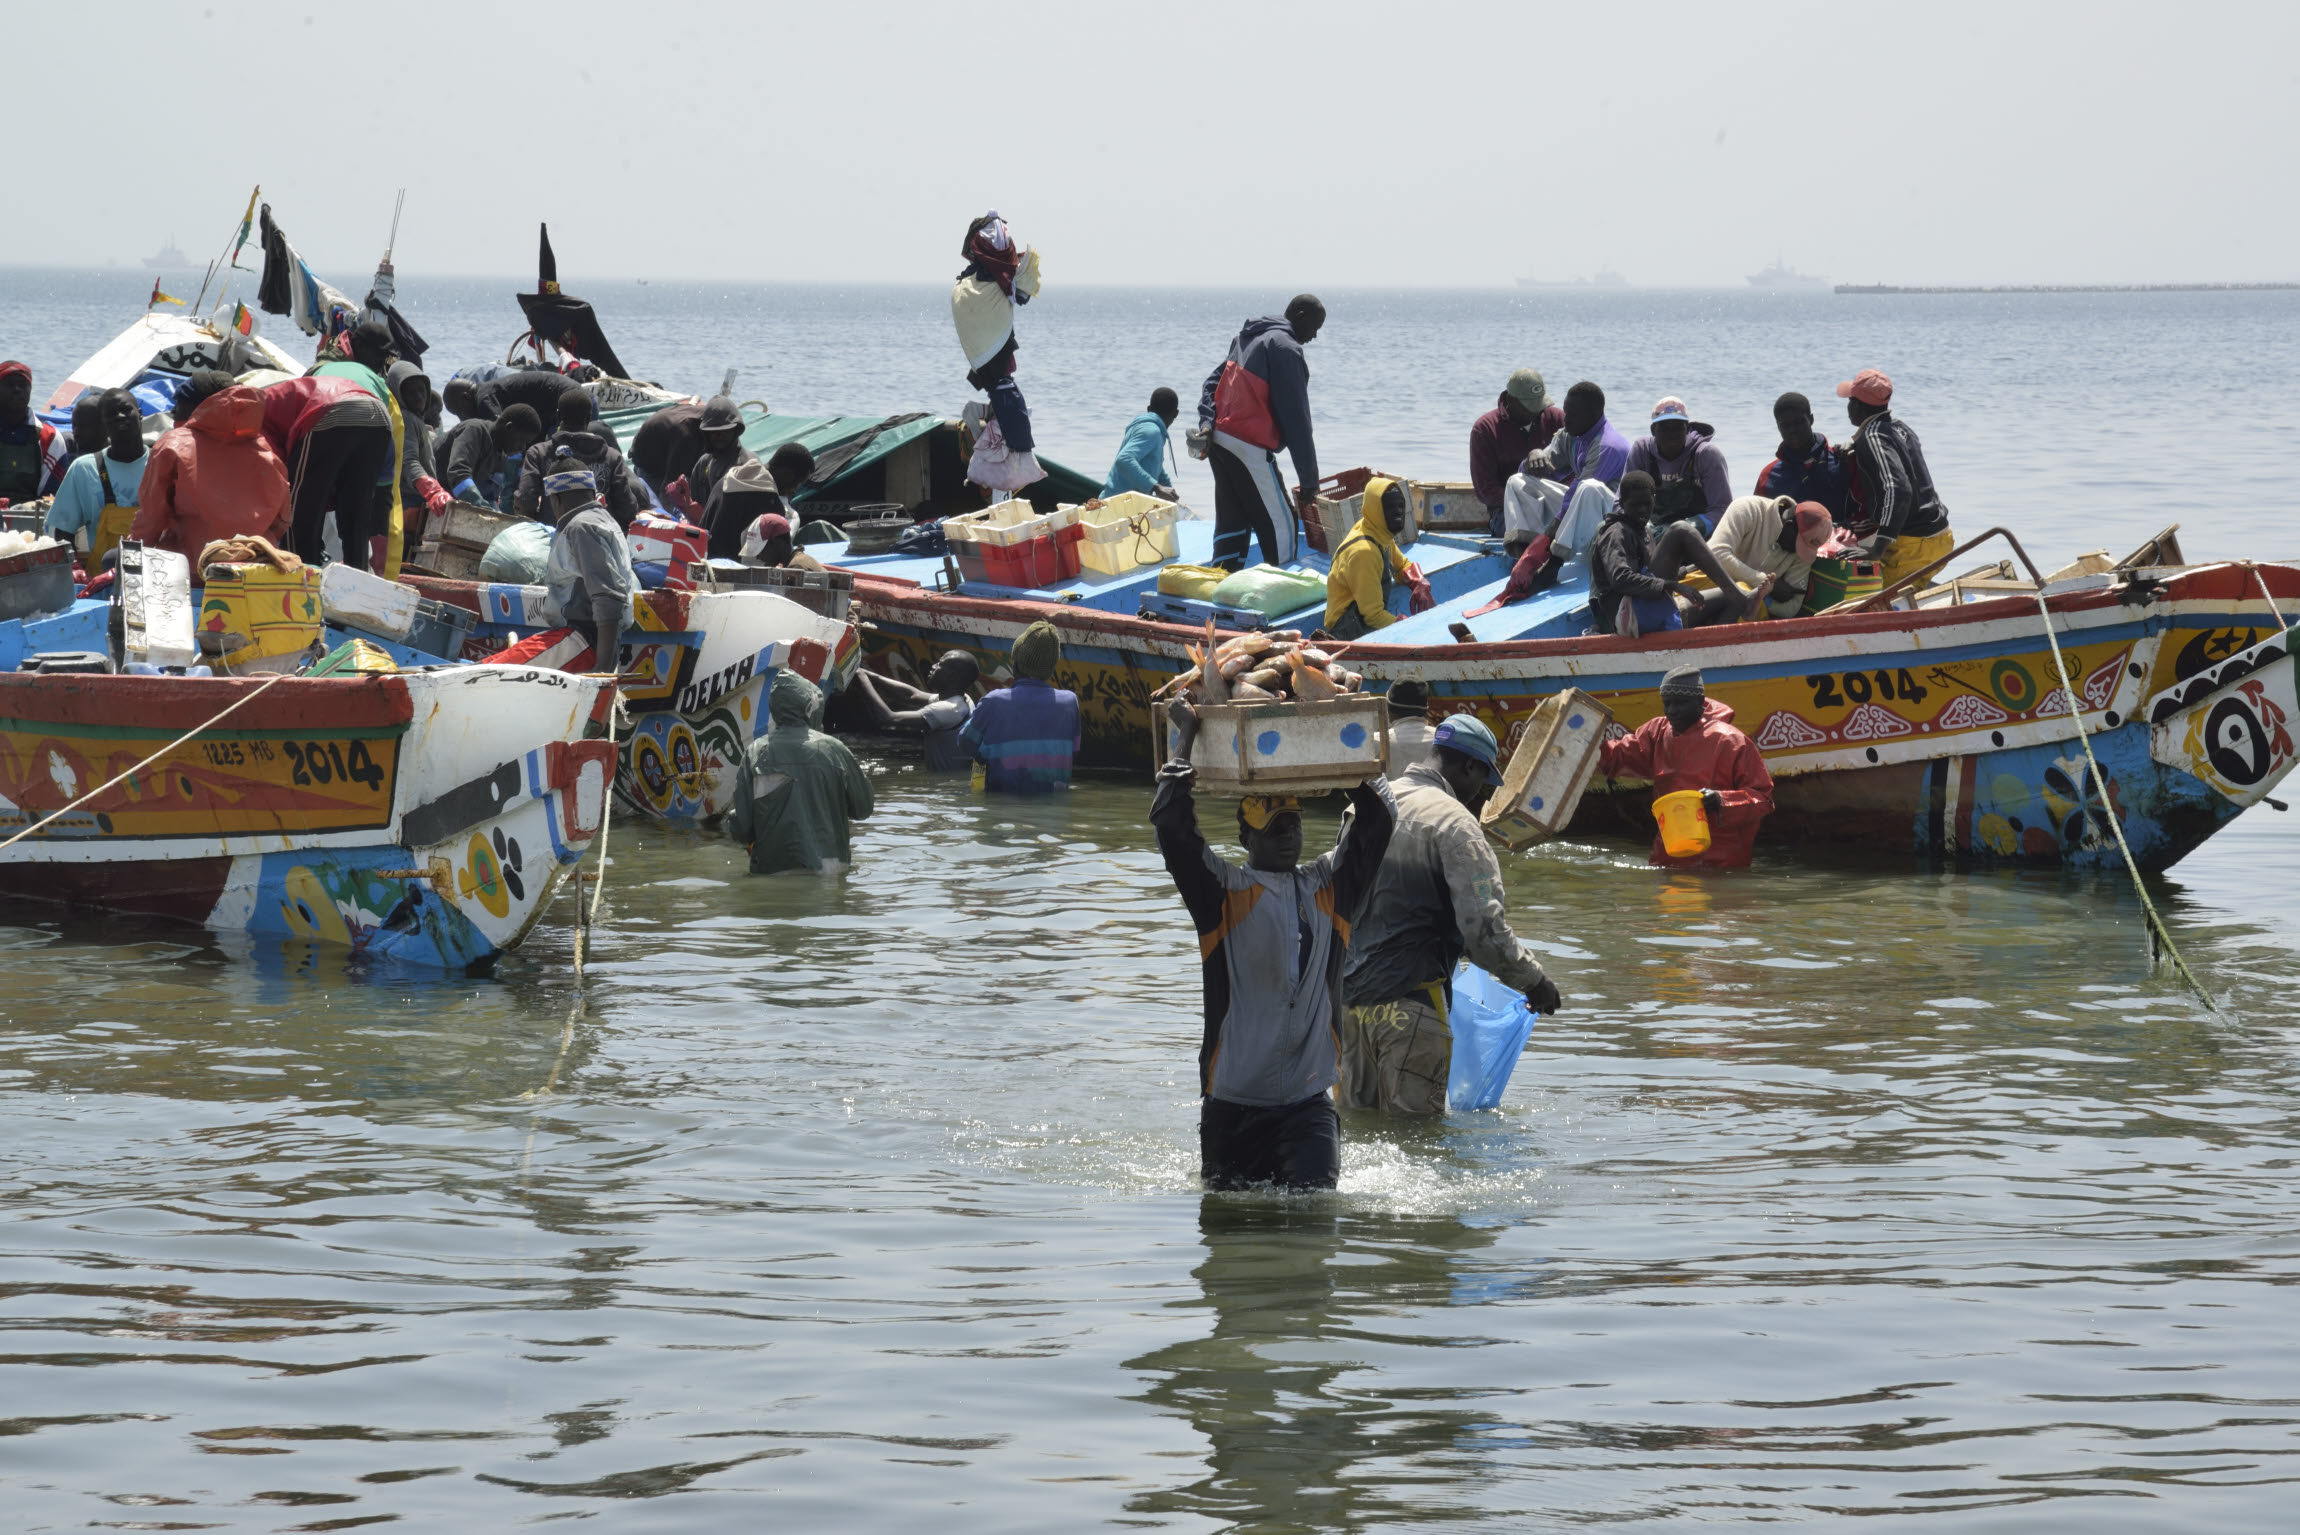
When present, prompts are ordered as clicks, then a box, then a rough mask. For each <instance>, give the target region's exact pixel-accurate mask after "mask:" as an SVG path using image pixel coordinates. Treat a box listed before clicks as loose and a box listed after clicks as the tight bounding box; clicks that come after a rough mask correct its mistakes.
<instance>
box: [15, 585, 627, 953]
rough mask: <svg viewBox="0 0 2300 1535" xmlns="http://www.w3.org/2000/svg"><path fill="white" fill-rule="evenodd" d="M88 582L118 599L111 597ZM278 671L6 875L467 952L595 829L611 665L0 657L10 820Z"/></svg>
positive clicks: (20, 888) (482, 943)
mask: <svg viewBox="0 0 2300 1535" xmlns="http://www.w3.org/2000/svg"><path fill="white" fill-rule="evenodd" d="M90 606H97V607H100V606H101V605H100V604H91V605H90ZM267 683H269V684H270V690H269V691H268V692H267V693H265V694H264V696H262V697H260V698H256V699H253V700H252V701H251V702H249V703H247V704H246V705H245V707H243V708H241V709H240V710H239V711H238V712H236V713H234V714H232V715H230V716H228V717H227V718H225V719H223V720H222V721H221V722H220V723H217V724H215V725H214V726H213V727H212V728H208V729H204V730H200V731H199V734H198V735H197V736H196V737H195V738H194V739H192V740H191V741H189V742H188V743H186V744H183V745H181V746H176V747H173V748H172V749H170V750H168V751H167V752H166V754H165V755H163V756H161V757H160V758H159V760H158V761H156V762H155V763H153V764H152V765H150V766H149V767H146V768H143V769H141V770H139V771H136V772H135V773H134V774H133V776H131V777H129V778H128V779H126V781H125V782H123V783H121V784H120V785H118V786H117V787H115V788H112V789H109V790H106V791H104V792H103V793H101V794H99V795H98V796H97V797H95V798H94V799H93V800H91V801H90V802H89V803H88V804H86V805H85V806H82V807H80V808H78V809H74V810H72V811H70V812H69V813H68V814H65V815H63V816H62V817H60V818H59V819H57V820H55V821H54V822H52V823H51V824H49V825H47V826H46V827H44V828H42V829H40V830H39V831H37V832H34V833H32V834H31V835H30V836H27V837H25V838H24V839H23V840H21V841H18V842H16V843H14V844H13V845H12V846H10V847H9V848H7V849H6V850H5V852H0V892H5V893H7V894H10V895H15V896H22V897H29V898H35V899H41V900H51V901H61V902H66V903H69V904H72V905H75V906H86V907H96V908H101V909H105V910H111V911H120V912H130V913H138V914H143V915H150V916H157V917H166V918H174V919H178V920H181V921H186V922H193V923H198V924H201V925H203V926H206V927H208V928H211V929H214V930H217V931H244V932H248V933H251V934H254V935H256V936H257V937H259V938H266V939H299V940H312V941H319V942H326V943H334V944H339V945H343V946H345V947H347V948H349V949H351V950H352V951H353V952H354V953H356V954H359V955H361V956H363V957H366V958H370V959H376V960H385V961H391V962H398V963H407V964H414V965H423V966H435V967H440V968H445V969H450V970H469V969H471V968H474V967H477V966H482V965H485V964H486V963H488V962H489V961H491V960H493V959H494V958H495V957H496V956H497V955H500V954H502V953H503V952H505V951H506V950H508V949H511V948H513V947H515V946H516V945H517V944H518V943H519V942H520V941H521V940H522V939H524V938H525V937H526V936H527V934H528V932H529V931H530V930H531V929H532V928H533V927H534V925H535V922H536V919H537V918H538V917H540V916H541V914H542V912H543V910H544V908H545V907H546V906H548V905H549V904H550V902H551V899H552V896H553V895H554V893H555V892H556V891H557V890H558V888H559V884H560V881H561V880H562V879H564V878H565V877H566V874H567V872H568V870H569V869H570V868H572V867H573V865H574V864H575V862H576V861H577V860H578V859H580V858H581V857H582V856H583V853H584V851H585V850H586V849H587V848H588V847H589V846H590V844H591V841H592V839H593V838H594V837H595V836H596V835H597V834H598V830H599V826H600V823H601V818H602V816H603V815H604V813H605V810H606V805H607V787H608V781H609V776H610V765H609V763H610V755H611V750H610V748H609V746H608V744H607V743H606V742H605V741H604V740H589V739H586V737H587V736H594V735H603V734H604V731H605V725H606V719H607V713H608V709H609V707H610V705H611V702H612V688H611V685H610V683H609V680H608V679H605V678H596V677H571V676H568V675H566V674H564V673H561V672H555V671H550V670H546V669H543V668H539V667H509V666H469V667H456V668H452V669H442V670H438V671H431V672H412V673H405V674H400V675H388V674H386V675H361V676H345V677H290V678H287V679H284V680H274V679H266V678H242V677H183V676H143V675H117V674H106V675H54V674H39V673H23V674H7V675H0V838H6V837H11V836H15V835H16V834H17V833H20V832H23V831H25V830H27V829H28V828H30V827H32V826H34V825H35V824H36V823H38V822H39V821H40V820H41V819H42V818H43V817H45V816H47V815H49V814H50V813H52V812H54V811H57V810H60V809H62V808H63V807H65V806H67V805H69V804H71V803H72V801H73V800H75V799H76V798H78V797H79V796H81V795H83V794H85V793H86V792H87V791H88V790H90V789H92V788H94V787H96V786H97V785H100V784H103V783H105V782H106V781H107V780H109V779H111V778H113V777H114V776H116V775H118V774H120V773H122V772H126V771H128V770H130V769H132V768H134V767H135V765H136V764H137V763H138V762H140V761H142V759H144V758H146V757H148V756H150V755H152V754H153V753H154V752H156V751H159V750H160V749H161V748H163V747H168V746H169V743H171V742H173V741H174V740H175V739H176V738H177V737H179V736H182V735H184V734H186V733H188V732H191V731H193V730H194V729H196V728H197V727H200V726H201V725H203V723H205V722H207V721H210V720H212V719H214V718H215V717H216V716H217V715H218V714H219V713H221V712H222V711H223V710H224V709H226V708H227V707H229V706H230V705H231V704H233V703H234V702H235V701H236V700H239V699H241V698H244V697H246V696H247V695H248V694H250V693H251V692H252V691H254V690H255V689H258V688H262V687H264V686H266V684H267Z"/></svg>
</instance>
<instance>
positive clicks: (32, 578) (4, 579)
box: [0, 544, 79, 619]
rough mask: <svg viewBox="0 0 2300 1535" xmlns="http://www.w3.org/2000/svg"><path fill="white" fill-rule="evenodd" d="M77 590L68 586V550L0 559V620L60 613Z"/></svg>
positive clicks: (36, 551) (53, 549)
mask: <svg viewBox="0 0 2300 1535" xmlns="http://www.w3.org/2000/svg"><path fill="white" fill-rule="evenodd" d="M78 590H79V588H77V587H76V586H74V585H73V584H72V550H71V547H70V546H69V545H67V544H52V545H50V546H49V547H47V548H45V549H33V550H29V551H27V552H26V553H23V554H12V555H9V556H8V557H7V558H6V559H0V619H9V618H29V617H31V616H32V615H33V614H35V613H61V612H63V611H64V610H65V609H66V608H68V607H70V606H71V605H72V597H73V594H74V593H75V592H77V591H78Z"/></svg>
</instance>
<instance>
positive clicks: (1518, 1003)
mask: <svg viewBox="0 0 2300 1535" xmlns="http://www.w3.org/2000/svg"><path fill="white" fill-rule="evenodd" d="M1534 1016H1535V1014H1534V1011H1533V1009H1532V1008H1531V1007H1530V1006H1528V1005H1527V1003H1526V1000H1525V994H1524V993H1523V992H1516V991H1511V990H1510V989H1509V988H1508V987H1507V986H1504V985H1502V983H1501V982H1499V981H1497V980H1495V979H1494V978H1493V977H1492V976H1491V975H1489V974H1487V973H1486V972H1485V971H1483V970H1480V969H1479V968H1478V967H1477V966H1475V965H1464V966H1462V967H1461V973H1460V974H1458V975H1456V976H1455V977H1454V978H1453V1006H1452V1008H1451V1010H1450V1011H1449V1013H1448V1015H1447V1021H1448V1022H1449V1023H1450V1024H1451V1026H1452V1028H1453V1063H1452V1066H1451V1067H1450V1068H1449V1069H1448V1070H1447V1072H1446V1081H1445V1106H1446V1107H1447V1108H1448V1109H1451V1110H1453V1111H1454V1112H1455V1113H1461V1112H1463V1111H1465V1110H1469V1109H1490V1108H1497V1107H1499V1106H1500V1104H1501V1095H1502V1094H1503V1093H1505V1092H1507V1091H1508V1090H1509V1074H1510V1073H1511V1072H1512V1071H1514V1070H1516V1069H1517V1057H1518V1053H1519V1052H1520V1051H1522V1050H1524V1049H1525V1041H1526V1037H1527V1036H1528V1035H1530V1034H1531V1033H1532V1032H1533V1020H1534Z"/></svg>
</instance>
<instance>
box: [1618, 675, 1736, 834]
mask: <svg viewBox="0 0 2300 1535" xmlns="http://www.w3.org/2000/svg"><path fill="white" fill-rule="evenodd" d="M1661 710H1662V713H1661V718H1659V719H1653V720H1647V721H1646V722H1645V723H1644V724H1642V725H1640V726H1638V727H1637V729H1636V730H1635V731H1634V732H1632V733H1631V734H1629V735H1626V736H1624V737H1622V738H1621V739H1620V740H1618V741H1608V742H1606V743H1605V745H1604V746H1603V747H1602V748H1601V749H1600V751H1599V755H1598V759H1597V761H1598V767H1599V769H1600V770H1601V771H1602V772H1603V773H1604V774H1605V776H1606V777H1608V778H1650V779H1652V780H1653V794H1654V797H1655V798H1656V799H1658V798H1660V797H1661V796H1662V795H1664V794H1675V793H1677V792H1678V791H1680V790H1684V789H1697V790H1699V791H1700V792H1701V804H1702V808H1703V809H1705V810H1706V811H1708V813H1709V850H1708V851H1707V852H1704V853H1699V854H1696V855H1695V856H1693V857H1691V858H1672V857H1670V856H1669V854H1668V852H1667V851H1666V850H1665V849H1663V847H1662V845H1661V834H1660V833H1659V832H1658V831H1656V832H1655V833H1654V835H1653V853H1652V857H1651V862H1653V863H1656V864H1660V865H1661V866H1662V867H1664V868H1701V869H1743V868H1747V867H1748V865H1749V854H1750V851H1751V849H1752V848H1753V847H1754V846H1755V845H1756V841H1757V827H1758V825H1759V823H1761V822H1762V821H1763V820H1764V819H1765V817H1767V816H1769V815H1771V814H1772V813H1773V775H1772V774H1770V773H1768V772H1766V771H1765V759H1764V757H1763V756H1762V755H1761V754H1760V753H1759V752H1758V750H1757V748H1756V745H1755V744H1754V743H1753V742H1751V741H1750V739H1749V738H1748V737H1747V736H1745V735H1743V734H1742V733H1741V732H1740V731H1738V730H1736V729H1734V728H1733V710H1732V707H1731V706H1730V705H1728V704H1722V703H1714V702H1712V701H1711V700H1710V698H1709V696H1708V695H1707V694H1706V693H1705V692H1703V691H1702V687H1701V672H1700V670H1699V668H1697V667H1691V666H1680V667H1678V668H1677V669H1676V670H1674V671H1672V672H1670V673H1669V674H1668V675H1667V676H1665V677H1663V678H1662V679H1661Z"/></svg>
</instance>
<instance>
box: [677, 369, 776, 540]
mask: <svg viewBox="0 0 2300 1535" xmlns="http://www.w3.org/2000/svg"><path fill="white" fill-rule="evenodd" d="M696 429H697V431H698V432H700V434H701V435H702V439H703V451H702V452H701V453H699V454H697V455H696V456H695V461H694V463H693V464H691V465H689V466H688V468H687V475H686V479H687V486H686V492H687V498H688V500H689V501H690V502H691V503H692V505H691V506H689V507H676V506H674V507H671V508H670V510H672V511H676V512H679V513H681V514H682V515H683V516H685V517H686V518H687V519H688V520H689V521H690V522H693V523H695V524H696V525H697V526H704V525H705V524H704V518H706V517H707V516H709V515H710V514H709V512H708V510H707V508H708V507H709V506H710V504H711V492H712V491H714V490H716V489H717V488H718V485H719V481H721V480H723V479H725V478H726V477H727V474H728V472H729V471H731V470H732V469H733V468H734V467H735V466H736V465H737V464H755V463H757V462H758V461H759V456H758V455H757V454H756V453H753V452H752V451H751V450H750V449H749V448H746V447H744V446H743V411H742V407H741V406H739V405H737V404H736V403H735V401H734V398H733V396H731V395H724V394H715V395H713V396H711V398H710V399H709V400H707V401H705V402H704V404H703V415H702V419H701V420H700V421H699V422H698V423H697V425H696Z"/></svg>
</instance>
